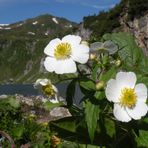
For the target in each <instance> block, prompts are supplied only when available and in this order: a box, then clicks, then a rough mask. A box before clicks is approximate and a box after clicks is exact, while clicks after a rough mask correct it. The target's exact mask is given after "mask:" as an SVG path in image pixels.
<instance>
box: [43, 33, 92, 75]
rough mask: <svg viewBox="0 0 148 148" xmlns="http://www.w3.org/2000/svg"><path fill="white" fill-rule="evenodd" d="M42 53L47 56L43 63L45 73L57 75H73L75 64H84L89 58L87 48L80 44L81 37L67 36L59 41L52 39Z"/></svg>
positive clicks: (75, 69)
mask: <svg viewBox="0 0 148 148" xmlns="http://www.w3.org/2000/svg"><path fill="white" fill-rule="evenodd" d="M44 53H45V54H46V55H48V57H46V59H45V61H44V66H45V68H46V70H47V71H49V72H53V71H55V73H57V74H64V73H75V72H76V71H77V68H76V63H75V62H78V63H81V64H85V63H86V62H87V61H88V58H89V47H88V46H87V45H86V44H81V37H80V36H76V35H67V36H65V37H63V38H62V40H60V39H59V38H56V39H53V40H51V41H50V42H49V44H48V45H47V46H46V47H45V49H44Z"/></svg>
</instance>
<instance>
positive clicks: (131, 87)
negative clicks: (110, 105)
mask: <svg viewBox="0 0 148 148" xmlns="http://www.w3.org/2000/svg"><path fill="white" fill-rule="evenodd" d="M136 80H137V78H136V75H135V73H133V72H118V73H117V75H116V79H111V80H109V81H108V83H107V87H106V90H105V94H106V97H107V99H108V100H109V101H110V102H114V109H113V114H114V116H115V118H116V119H117V120H119V121H122V122H129V121H130V120H132V119H135V120H138V119H140V118H141V117H142V116H145V115H146V114H147V111H148V106H147V105H146V100H147V88H146V86H145V85H144V84H143V83H139V84H136Z"/></svg>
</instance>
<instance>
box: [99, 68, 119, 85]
mask: <svg viewBox="0 0 148 148" xmlns="http://www.w3.org/2000/svg"><path fill="white" fill-rule="evenodd" d="M116 72H117V69H116V68H115V67H112V68H110V69H109V70H108V71H107V72H105V73H103V74H102V75H101V76H100V80H101V81H104V82H107V81H108V80H109V79H111V78H113V77H114V76H115V75H116Z"/></svg>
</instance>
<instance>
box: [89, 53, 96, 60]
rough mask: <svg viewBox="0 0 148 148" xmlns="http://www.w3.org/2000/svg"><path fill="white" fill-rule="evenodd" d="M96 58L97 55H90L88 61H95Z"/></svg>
mask: <svg viewBox="0 0 148 148" xmlns="http://www.w3.org/2000/svg"><path fill="white" fill-rule="evenodd" d="M96 58H97V55H96V54H95V53H90V55H89V59H90V60H95V59H96Z"/></svg>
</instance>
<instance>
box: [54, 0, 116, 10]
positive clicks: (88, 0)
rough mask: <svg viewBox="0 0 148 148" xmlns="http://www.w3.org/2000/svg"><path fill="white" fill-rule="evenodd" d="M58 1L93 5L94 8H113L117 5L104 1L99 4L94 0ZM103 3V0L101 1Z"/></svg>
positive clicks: (58, 0) (86, 5)
mask: <svg viewBox="0 0 148 148" xmlns="http://www.w3.org/2000/svg"><path fill="white" fill-rule="evenodd" d="M55 1H56V2H59V3H76V4H79V5H82V6H85V7H92V8H96V9H108V8H113V7H114V6H115V4H105V5H104V4H103V3H104V2H103V1H102V5H101V4H100V5H99V4H98V2H96V1H94V0H85V2H84V1H82V0H55ZM99 3H101V1H100V2H99Z"/></svg>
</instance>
